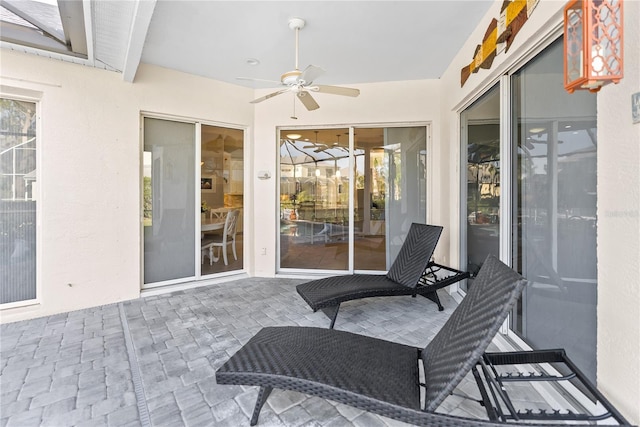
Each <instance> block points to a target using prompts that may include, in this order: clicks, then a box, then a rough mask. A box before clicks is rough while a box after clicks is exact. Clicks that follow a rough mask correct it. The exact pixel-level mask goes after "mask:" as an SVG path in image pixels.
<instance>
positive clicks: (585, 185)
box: [511, 42, 597, 382]
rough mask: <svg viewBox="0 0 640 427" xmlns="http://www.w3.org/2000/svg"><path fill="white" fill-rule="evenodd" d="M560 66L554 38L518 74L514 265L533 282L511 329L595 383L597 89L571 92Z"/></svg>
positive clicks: (514, 82)
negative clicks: (561, 355)
mask: <svg viewBox="0 0 640 427" xmlns="http://www.w3.org/2000/svg"><path fill="white" fill-rule="evenodd" d="M562 72H563V70H562V43H561V42H556V43H555V44H553V45H552V46H551V47H549V48H547V49H546V50H545V51H544V52H543V53H541V54H540V55H538V56H537V57H536V58H535V59H534V60H532V61H531V62H529V63H528V64H527V65H526V66H525V67H524V68H523V69H522V70H520V71H518V72H517V73H516V74H515V75H514V76H513V78H512V96H511V99H512V106H513V108H512V114H513V116H512V123H513V127H512V129H513V139H512V144H513V151H514V153H515V158H514V160H515V163H514V168H515V171H514V182H513V185H514V204H513V207H514V212H513V230H514V233H513V234H514V245H513V266H514V267H515V268H517V270H518V271H519V272H520V273H522V274H523V275H524V276H525V277H526V278H527V279H529V280H530V281H531V285H530V286H529V287H527V289H526V290H525V292H524V295H523V298H522V303H521V304H520V305H519V310H518V311H517V313H515V314H516V316H515V319H514V320H515V322H514V325H513V328H514V330H515V331H516V332H517V333H518V334H519V335H520V336H522V337H523V338H524V339H525V340H526V341H527V342H529V343H530V344H531V345H532V346H534V347H538V348H565V349H566V350H567V352H568V353H569V355H570V356H571V358H572V359H573V360H574V361H575V362H576V363H577V364H578V366H579V367H580V368H581V369H582V370H583V371H585V373H586V374H587V375H588V376H590V377H591V380H592V381H594V382H595V373H596V329H597V322H596V302H597V292H596V289H597V268H596V266H597V257H596V231H597V230H596V224H597V222H596V182H597V179H596V158H597V140H596V134H597V132H596V95H595V94H592V93H589V92H587V91H576V92H575V93H573V94H571V95H570V94H568V93H567V92H565V91H564V90H563V87H562V84H563V83H562Z"/></svg>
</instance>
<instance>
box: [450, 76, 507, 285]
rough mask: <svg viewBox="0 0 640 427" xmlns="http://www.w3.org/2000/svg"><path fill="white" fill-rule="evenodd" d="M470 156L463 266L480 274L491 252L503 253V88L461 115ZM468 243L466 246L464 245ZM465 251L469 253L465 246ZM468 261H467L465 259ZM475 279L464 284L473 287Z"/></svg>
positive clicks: (464, 190)
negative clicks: (501, 175)
mask: <svg viewBox="0 0 640 427" xmlns="http://www.w3.org/2000/svg"><path fill="white" fill-rule="evenodd" d="M460 120H461V125H462V135H463V142H462V144H463V150H462V152H463V153H465V152H466V158H465V159H464V160H463V165H464V164H466V180H465V181H464V182H465V183H466V186H465V187H464V188H462V192H463V196H462V197H463V200H464V197H465V195H464V194H465V192H466V210H464V211H463V216H464V217H463V218H462V229H461V235H462V236H465V235H466V239H464V237H463V239H464V242H463V243H466V260H465V259H464V256H463V263H464V264H465V265H462V268H463V269H466V270H467V271H469V272H470V273H471V274H472V276H475V274H477V273H478V271H479V270H480V267H481V266H482V263H483V262H484V260H485V258H486V257H487V255H489V254H492V255H495V256H499V255H500V215H499V209H500V91H499V88H498V86H496V87H494V88H493V89H491V90H490V91H489V92H487V93H486V94H484V95H483V96H482V97H481V98H480V99H478V100H477V101H476V102H474V103H473V104H472V105H471V106H469V108H467V109H466V110H464V111H463V112H462V114H461V116H460ZM463 246H464V245H463ZM462 253H463V254H464V253H465V250H464V248H463V249H462ZM464 261H466V263H465V262H464ZM472 283H473V279H468V280H467V281H466V283H464V282H463V283H462V284H461V288H462V289H465V290H466V288H467V286H472Z"/></svg>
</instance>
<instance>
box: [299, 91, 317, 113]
mask: <svg viewBox="0 0 640 427" xmlns="http://www.w3.org/2000/svg"><path fill="white" fill-rule="evenodd" d="M296 96H297V97H298V99H299V100H300V102H302V105H304V106H305V108H306V109H307V110H309V111H313V110H317V109H318V108H320V106H319V105H318V103H317V102H316V100H315V99H313V97H312V96H311V94H310V93H309V92H307V91H305V90H302V91H300V92H298V93H297V95H296Z"/></svg>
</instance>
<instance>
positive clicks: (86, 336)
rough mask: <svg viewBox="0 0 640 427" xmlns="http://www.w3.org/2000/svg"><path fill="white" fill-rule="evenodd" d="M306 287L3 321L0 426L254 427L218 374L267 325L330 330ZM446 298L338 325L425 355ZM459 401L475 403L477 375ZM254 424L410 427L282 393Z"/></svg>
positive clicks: (234, 390) (250, 281)
mask: <svg viewBox="0 0 640 427" xmlns="http://www.w3.org/2000/svg"><path fill="white" fill-rule="evenodd" d="M302 282H304V280H294V279H281V278H278V279H263V278H245V279H240V280H236V281H232V282H227V283H222V284H215V285H209V286H205V287H199V288H195V289H191V290H185V291H177V292H173V293H168V294H163V295H158V296H151V297H145V298H140V299H135V300H130V301H126V302H122V303H118V304H111V305H106V306H101V307H95V308H90V309H85V310H79V311H74V312H69V313H63V314H58V315H54V316H48V317H43V318H39V319H34V320H29V321H22V322H15V323H9V324H4V325H2V326H1V329H0V350H1V357H0V369H1V372H2V373H1V375H0V399H1V407H0V427H5V426H21V427H22V426H146V425H152V426H212V425H214V426H234V427H236V426H248V425H249V418H250V416H251V413H252V411H253V405H254V403H255V398H256V396H257V388H256V387H240V386H228V385H218V384H216V380H215V371H216V369H217V368H218V367H219V366H221V365H222V364H223V363H224V362H225V361H226V360H227V359H228V358H229V356H230V355H232V354H233V353H234V352H235V351H236V350H238V349H239V348H240V347H241V346H242V344H244V343H245V342H247V341H248V340H249V338H250V337H251V336H253V335H254V334H255V333H256V332H258V330H260V328H262V327H264V326H275V325H301V326H317V327H323V328H326V327H328V325H329V320H328V318H327V317H326V316H325V315H324V314H323V313H322V312H317V313H314V312H312V311H311V309H310V308H309V307H308V306H307V305H306V304H305V303H304V301H303V300H302V299H301V298H300V297H299V296H298V294H297V293H296V291H295V285H297V284H299V283H302ZM440 297H441V300H442V302H443V305H444V306H445V311H443V312H439V311H438V309H437V306H436V305H435V304H434V303H432V302H431V301H429V300H427V299H425V298H421V297H418V298H410V297H385V298H369V299H365V300H359V301H353V302H350V303H345V304H343V305H342V308H341V310H340V314H339V315H338V320H337V322H336V329H341V330H347V331H351V332H356V333H360V334H364V335H369V336H374V337H380V338H384V339H387V340H392V341H396V342H400V343H404V344H408V345H415V346H420V347H423V346H425V345H426V344H427V343H428V342H429V340H431V339H432V338H433V336H434V335H435V334H436V333H437V332H438V330H439V329H440V328H441V327H442V325H443V324H444V322H445V321H446V319H447V318H448V316H449V315H450V313H451V312H452V311H453V309H454V308H455V302H454V300H453V299H452V298H451V297H450V296H449V295H448V294H446V293H445V292H443V291H440ZM458 393H461V394H465V393H468V394H470V395H471V396H473V397H476V398H477V397H478V396H477V391H476V389H475V385H474V384H473V383H472V378H471V377H470V376H469V377H468V378H467V379H465V380H464V381H463V383H462V384H461V385H460V386H459V387H458ZM523 399H524V400H527V401H531V400H539V399H540V398H539V397H538V396H537V395H536V394H535V393H525V395H524V396H523ZM440 410H441V411H442V412H444V413H450V414H456V415H461V416H471V417H482V418H485V413H484V409H483V408H482V407H480V405H478V404H477V403H476V402H473V401H470V400H467V399H463V398H461V397H459V396H455V395H454V396H451V397H449V398H448V399H447V400H446V401H445V402H444V403H443V405H442V406H441V408H440ZM258 425H259V426H367V427H369V426H383V427H384V426H401V425H405V424H403V423H400V422H397V421H394V420H390V419H387V418H384V417H380V416H377V415H373V414H370V413H367V412H363V411H361V410H357V409H354V408H351V407H348V406H345V405H341V404H338V403H335V402H331V401H327V400H324V399H319V398H315V397H309V396H306V395H303V394H300V393H296V392H289V391H279V390H274V392H273V393H272V395H271V397H270V398H269V400H268V401H267V404H266V405H265V407H264V408H263V410H262V412H261V415H260V420H259V423H258Z"/></svg>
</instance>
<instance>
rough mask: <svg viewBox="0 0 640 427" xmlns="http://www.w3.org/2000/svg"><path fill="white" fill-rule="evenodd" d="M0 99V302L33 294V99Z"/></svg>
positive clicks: (34, 241) (34, 127)
mask: <svg viewBox="0 0 640 427" xmlns="http://www.w3.org/2000/svg"><path fill="white" fill-rule="evenodd" d="M0 105H1V106H2V108H1V112H0V129H1V133H0V284H1V285H0V304H9V303H17V302H21V301H29V300H35V299H36V205H37V202H36V198H37V191H36V190H37V173H36V159H37V155H36V154H37V152H36V149H37V145H36V143H37V138H36V104H35V103H34V102H28V101H19V100H13V99H6V98H0Z"/></svg>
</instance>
